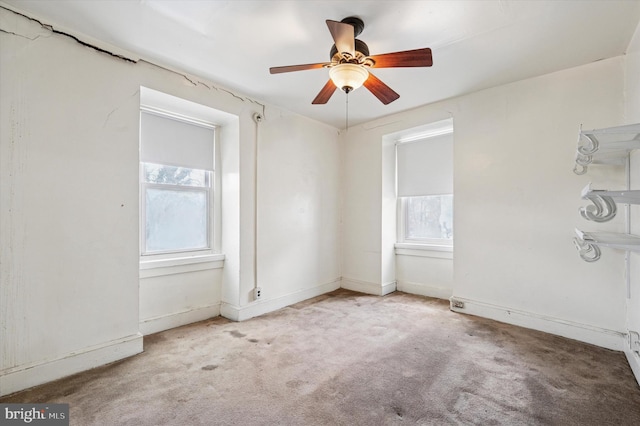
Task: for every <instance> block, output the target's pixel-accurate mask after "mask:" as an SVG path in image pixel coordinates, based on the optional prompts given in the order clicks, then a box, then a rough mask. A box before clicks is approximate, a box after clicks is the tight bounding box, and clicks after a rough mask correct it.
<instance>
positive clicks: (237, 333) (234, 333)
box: [227, 330, 246, 338]
mask: <svg viewBox="0 0 640 426" xmlns="http://www.w3.org/2000/svg"><path fill="white" fill-rule="evenodd" d="M227 333H229V334H230V335H232V336H233V337H238V338H240V337H245V336H246V334H242V333H240V332H239V331H238V330H231V331H227Z"/></svg>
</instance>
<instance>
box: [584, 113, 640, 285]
mask: <svg viewBox="0 0 640 426" xmlns="http://www.w3.org/2000/svg"><path fill="white" fill-rule="evenodd" d="M635 149H640V123H638V124H630V125H626V126H617V127H609V128H606V129H595V130H589V131H584V130H582V129H580V135H579V138H578V147H577V149H576V164H575V166H574V169H573V172H574V173H575V174H577V175H583V174H585V173H587V171H588V167H589V165H591V164H605V165H606V164H609V165H622V166H625V169H626V188H625V189H624V190H619V191H610V190H594V189H592V188H591V183H589V184H588V185H587V186H586V187H585V188H584V189H583V190H582V194H581V196H582V198H583V199H585V200H589V201H591V202H592V203H593V204H591V205H588V206H585V207H582V208H581V209H580V215H581V216H582V217H583V218H585V219H587V220H589V221H591V222H596V223H602V222H607V221H609V220H611V219H613V218H614V217H615V216H616V213H617V211H618V204H625V205H627V214H626V224H625V233H612V232H583V231H580V230H578V229H576V237H575V238H574V244H575V246H576V248H577V250H578V253H579V254H580V257H581V258H582V259H583V260H584V261H586V262H595V261H597V260H598V259H600V256H601V251H600V247H610V248H614V249H621V250H626V251H627V269H628V265H629V260H628V258H629V254H628V252H629V251H640V237H638V236H635V235H631V234H630V227H631V224H630V214H629V207H628V205H630V204H640V190H632V189H631V183H630V182H631V179H630V161H629V158H630V153H631V151H633V150H635ZM627 276H628V271H627Z"/></svg>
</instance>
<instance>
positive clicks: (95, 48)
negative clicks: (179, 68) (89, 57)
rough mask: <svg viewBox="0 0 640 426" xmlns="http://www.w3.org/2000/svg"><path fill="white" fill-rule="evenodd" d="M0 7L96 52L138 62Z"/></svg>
mask: <svg viewBox="0 0 640 426" xmlns="http://www.w3.org/2000/svg"><path fill="white" fill-rule="evenodd" d="M0 8H2V9H4V10H6V11H9V12H11V13H14V14H16V15H19V16H22V17H23V18H27V19H28V20H30V21H32V22H35V23H37V24H38V25H40V27H42V28H43V29H45V30H48V31H51V32H52V33H53V34H59V35H63V36H66V37H69V38H71V39H73V40H75V41H76V42H77V43H80V44H81V45H83V46H85V47H89V48H91V49H94V50H96V51H98V52H100V53H106V54H107V55H111V56H113V57H114V58H118V59H122V60H123V61H126V62H130V63H134V64H135V63H137V62H138V61H136V60H134V59H131V58H127V57H126V56H122V55H119V54H117V53H113V52H110V51H108V50H106V49H103V48H101V47H98V46H95V45H93V44H91V43H87V42H85V41H82V40H80V39H79V38H78V37H76V36H74V35H72V34H69V33H65V32H64V31H59V30H56V29H55V28H53V25H49V24H44V23H42V22H41V21H40V20H38V19H35V18H32V17H30V16H27V15H25V14H23V13H20V12H16V11H15V10H11V9H8V8H6V7H4V6H0ZM0 31H2V32H5V33H8V31H4V30H0ZM10 34H14V35H17V36H20V37H24V38H27V39H29V40H36V39H38V38H39V37H40V36H37V37H35V38H33V39H31V38H29V37H26V36H21V35H20V34H15V33H10Z"/></svg>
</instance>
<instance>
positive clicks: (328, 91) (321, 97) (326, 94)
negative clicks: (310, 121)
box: [311, 80, 337, 105]
mask: <svg viewBox="0 0 640 426" xmlns="http://www.w3.org/2000/svg"><path fill="white" fill-rule="evenodd" d="M336 89H337V87H336V85H335V84H333V81H331V80H329V81H327V84H325V85H324V87H323V88H322V90H320V93H318V96H316V98H315V99H314V100H313V102H311V103H312V104H314V105H318V104H326V103H327V102H328V101H329V98H331V95H333V92H335V91H336Z"/></svg>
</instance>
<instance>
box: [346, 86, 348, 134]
mask: <svg viewBox="0 0 640 426" xmlns="http://www.w3.org/2000/svg"><path fill="white" fill-rule="evenodd" d="M346 109H347V111H346V126H347V129H346V130H347V131H349V92H347V107H346Z"/></svg>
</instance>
